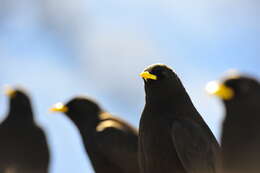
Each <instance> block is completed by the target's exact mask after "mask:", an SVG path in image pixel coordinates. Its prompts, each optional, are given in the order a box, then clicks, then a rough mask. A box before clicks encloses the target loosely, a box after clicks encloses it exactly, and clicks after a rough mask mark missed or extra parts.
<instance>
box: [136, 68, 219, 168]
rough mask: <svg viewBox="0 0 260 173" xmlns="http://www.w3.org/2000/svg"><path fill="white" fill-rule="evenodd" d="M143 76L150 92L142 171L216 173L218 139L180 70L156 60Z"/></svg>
mask: <svg viewBox="0 0 260 173" xmlns="http://www.w3.org/2000/svg"><path fill="white" fill-rule="evenodd" d="M141 77H143V78H144V83H145V93H146V104H145V107H144V110H143V113H142V117H141V121H140V126H139V159H140V167H141V171H142V173H161V172H164V173H215V172H216V170H217V167H218V166H217V163H218V154H219V146H218V143H217V141H216V139H215V137H214V135H213V134H212V133H211V131H210V129H209V127H208V126H207V124H206V123H205V122H204V120H203V119H202V117H201V116H200V114H199V113H198V111H197V110H196V109H195V107H194V106H193V104H192V102H191V100H190V98H189V96H188V94H187V93H186V91H185V89H184V87H183V85H182V83H181V81H180V79H179V78H178V76H177V75H176V73H175V72H173V70H172V69H170V68H169V67H167V66H166V65H160V64H156V65H153V66H150V67H148V68H147V69H145V71H144V72H143V73H141Z"/></svg>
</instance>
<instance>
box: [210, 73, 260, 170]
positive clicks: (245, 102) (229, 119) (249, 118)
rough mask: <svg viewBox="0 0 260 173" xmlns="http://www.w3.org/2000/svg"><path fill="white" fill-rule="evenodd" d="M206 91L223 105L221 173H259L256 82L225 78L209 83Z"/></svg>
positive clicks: (259, 122) (259, 106) (259, 103)
mask: <svg viewBox="0 0 260 173" xmlns="http://www.w3.org/2000/svg"><path fill="white" fill-rule="evenodd" d="M207 90H208V91H209V92H210V93H211V94H214V95H217V96H218V97H219V98H220V99H221V100H222V101H223V103H224V106H225V110H226V116H225V119H224V121H223V125H222V137H221V143H222V160H223V170H224V171H223V172H224V173H259V172H260V164H259V161H260V135H259V131H260V85H259V82H258V81H257V80H256V79H253V78H251V77H248V76H246V75H242V76H231V77H227V78H226V79H225V80H224V81H223V82H221V83H220V82H210V83H209V84H208V85H207Z"/></svg>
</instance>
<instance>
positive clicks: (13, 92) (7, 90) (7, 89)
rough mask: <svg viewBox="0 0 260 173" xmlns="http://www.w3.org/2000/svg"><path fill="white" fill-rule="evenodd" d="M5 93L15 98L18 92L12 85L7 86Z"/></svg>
mask: <svg viewBox="0 0 260 173" xmlns="http://www.w3.org/2000/svg"><path fill="white" fill-rule="evenodd" d="M4 93H5V95H7V96H8V97H10V98H13V97H14V96H15V94H16V91H15V90H14V89H13V88H11V87H10V86H5V90H4Z"/></svg>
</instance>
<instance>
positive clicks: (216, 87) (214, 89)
mask: <svg viewBox="0 0 260 173" xmlns="http://www.w3.org/2000/svg"><path fill="white" fill-rule="evenodd" d="M206 91H207V92H208V93H209V94H210V95H215V96H218V97H219V98H221V99H223V100H230V99H232V98H233V97H234V94H235V93H234V91H233V89H232V88H230V87H227V86H226V85H224V84H221V83H219V82H217V81H212V82H209V83H208V84H207V85H206Z"/></svg>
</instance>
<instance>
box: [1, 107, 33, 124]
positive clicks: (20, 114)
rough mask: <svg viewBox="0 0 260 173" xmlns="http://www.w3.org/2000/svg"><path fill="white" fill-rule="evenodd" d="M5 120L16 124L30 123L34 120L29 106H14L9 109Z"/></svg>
mask: <svg viewBox="0 0 260 173" xmlns="http://www.w3.org/2000/svg"><path fill="white" fill-rule="evenodd" d="M6 121H9V122H13V123H17V124H25V123H32V122H33V121H34V118H33V112H32V110H31V108H30V109H28V108H27V109H21V108H15V107H14V108H12V109H11V110H10V111H9V113H8V115H7V118H6Z"/></svg>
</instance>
